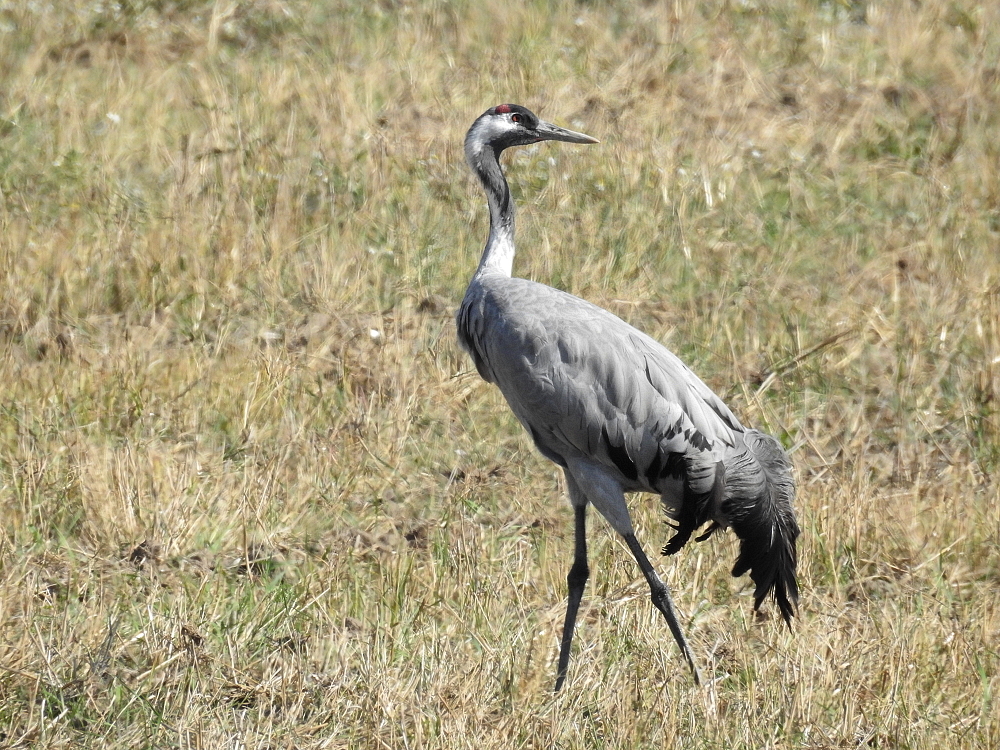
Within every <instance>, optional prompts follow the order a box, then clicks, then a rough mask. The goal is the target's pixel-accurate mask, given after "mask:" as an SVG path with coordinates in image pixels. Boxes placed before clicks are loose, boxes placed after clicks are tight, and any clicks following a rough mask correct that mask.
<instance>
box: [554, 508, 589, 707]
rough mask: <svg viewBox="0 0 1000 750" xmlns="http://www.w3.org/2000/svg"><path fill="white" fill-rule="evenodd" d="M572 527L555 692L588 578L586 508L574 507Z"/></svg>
mask: <svg viewBox="0 0 1000 750" xmlns="http://www.w3.org/2000/svg"><path fill="white" fill-rule="evenodd" d="M573 513H574V525H573V532H574V533H573V540H574V546H573V567H572V568H570V569H569V575H568V576H566V583H567V584H569V601H568V602H567V603H566V621H565V622H564V623H563V633H562V645H560V647H559V668H558V670H557V671H556V691H557V692H558V690H559V688H561V687H562V686H563V682H565V680H566V670H567V668H568V667H569V652H570V649H571V647H572V646H573V631H574V630H575V629H576V613H577V611H578V610H579V609H580V600H581V599H583V587H584V586H586V584H587V578H588V577H589V576H590V567H589V566H588V565H587V506H586V505H585V504H584V505H574V506H573Z"/></svg>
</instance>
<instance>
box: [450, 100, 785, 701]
mask: <svg viewBox="0 0 1000 750" xmlns="http://www.w3.org/2000/svg"><path fill="white" fill-rule="evenodd" d="M512 108H514V109H512ZM512 111H516V112H522V111H523V112H524V113H525V117H531V118H533V117H534V115H532V114H531V113H530V112H527V110H523V109H522V108H515V105H501V107H497V108H496V109H495V110H488V111H487V112H486V113H484V115H483V116H482V117H480V118H479V120H477V121H476V123H475V124H474V125H473V127H472V129H470V131H469V135H468V136H467V139H466V156H467V159H468V161H469V164H470V166H472V168H473V170H474V171H475V172H476V173H477V175H478V176H479V177H480V180H481V181H482V183H483V186H484V188H485V190H486V192H487V196H488V198H489V203H490V216H491V229H490V238H489V240H488V241H487V246H486V249H485V251H484V253H483V258H482V260H481V262H480V265H479V268H478V270H477V272H476V274H475V276H474V277H473V279H472V282H471V283H470V284H469V287H468V289H467V290H466V293H465V298H464V299H463V301H462V305H461V307H460V309H459V311H458V313H457V318H456V322H457V327H458V336H459V341H460V342H461V344H462V346H463V348H465V350H466V351H468V352H469V354H470V355H471V356H472V359H473V361H474V362H475V365H476V369H477V370H478V372H479V374H480V375H481V376H482V377H483V379H484V380H487V381H488V382H491V383H494V384H495V385H496V386H497V387H498V388H499V389H500V391H501V393H503V395H504V397H505V398H506V400H507V403H508V404H509V405H510V408H511V410H512V411H513V412H514V414H515V416H516V417H517V419H518V421H520V422H521V424H522V425H523V426H524V428H525V429H526V430H527V431H528V433H529V434H530V435H531V437H532V439H533V440H534V442H535V445H536V446H537V447H538V450H539V451H540V452H541V453H542V454H543V455H544V456H545V457H547V458H549V459H550V460H552V461H554V462H555V463H557V464H558V465H559V466H561V467H563V469H564V470H565V473H566V477H567V484H568V487H569V491H570V501H571V503H572V504H573V506H574V508H576V509H577V511H578V516H577V519H578V521H577V554H576V563H575V565H574V570H576V571H577V574H576V580H575V581H574V573H573V571H571V574H570V589H571V596H570V607H569V610H570V611H568V613H567V625H566V630H568V634H567V633H565V632H564V641H563V652H562V653H561V654H560V674H559V680H558V681H557V687H558V686H559V685H561V683H562V680H563V678H564V677H565V670H566V662H567V660H568V650H569V642H570V640H571V639H572V630H573V626H574V623H575V616H576V610H575V606H574V601H573V600H574V593H576V599H577V602H576V603H577V604H578V601H579V592H580V591H582V586H583V581H585V580H586V576H587V573H588V570H587V567H586V543H585V540H584V539H583V538H582V534H583V528H584V527H583V509H584V508H585V507H586V505H587V504H588V503H592V504H593V505H594V506H595V507H596V508H597V509H598V510H599V511H600V512H601V513H602V515H604V516H605V517H606V518H607V519H608V521H609V522H610V523H611V525H612V526H613V527H614V528H615V530H616V531H618V532H619V533H620V534H622V535H623V537H625V539H626V541H628V543H629V546H630V548H631V549H632V551H633V554H636V559H637V561H638V562H639V564H640V567H642V568H643V572H644V574H646V577H647V580H649V582H650V586H651V588H652V589H653V597H654V603H655V604H656V605H657V606H658V607H660V609H661V611H663V612H664V615H665V616H666V617H667V620H668V623H669V624H670V626H671V630H672V631H673V632H674V636H675V638H676V639H677V641H678V644H679V645H680V646H681V648H682V650H684V652H685V656H686V657H687V658H688V661H689V662H690V663H691V666H692V669H694V663H693V660H692V658H691V655H690V651H689V650H688V649H687V644H686V642H685V641H684V638H683V635H682V634H680V632H679V626H677V625H676V623H675V622H673V621H672V618H673V617H674V613H673V609H672V607H673V605H672V602H670V601H669V595H668V594H666V589H665V587H663V584H662V582H659V579H658V578H657V577H656V574H655V572H653V571H652V569H651V566H649V563H648V561H645V558H644V555H643V553H642V552H641V549H640V548H638V543H637V542H636V541H635V537H634V531H633V528H632V523H631V519H630V517H629V513H628V508H627V506H626V504H625V500H624V493H625V492H651V493H655V494H658V495H659V496H660V497H661V499H662V502H663V504H664V506H665V509H666V511H667V513H668V514H669V515H670V517H671V518H673V519H674V521H675V522H676V528H677V533H676V535H675V536H674V537H673V538H672V539H671V540H670V541H669V543H668V544H667V545H666V547H665V548H664V552H665V553H668V554H672V553H674V552H676V551H678V550H679V549H680V548H681V547H682V546H683V545H684V544H685V543H686V542H687V540H688V539H689V538H690V536H691V534H692V533H693V532H694V531H695V530H696V529H697V528H699V527H700V526H702V525H703V524H705V523H708V522H711V524H712V526H711V528H710V529H709V531H708V533H706V534H705V535H703V536H702V537H699V539H704V538H707V537H708V536H710V534H711V532H713V531H715V530H716V529H718V528H733V529H734V531H735V532H736V534H737V535H738V536H739V537H740V539H741V548H740V554H739V557H738V559H737V561H736V564H735V566H734V568H733V575H742V574H743V573H745V572H748V571H749V572H750V575H751V578H752V579H753V581H754V583H755V584H756V591H755V606H756V607H759V606H760V604H761V603H762V601H763V600H764V598H765V597H766V596H767V594H768V593H772V594H773V596H774V598H775V601H776V603H777V605H778V607H779V609H780V611H781V614H782V616H783V617H784V619H785V620H786V622H788V621H789V619H790V617H791V616H792V614H793V611H794V605H795V602H796V600H797V594H798V590H797V585H796V581H795V566H796V560H795V539H796V536H797V535H798V526H797V524H796V522H795V516H794V512H793V510H792V499H793V497H794V483H793V479H792V473H791V463H790V461H789V459H788V456H787V454H786V453H785V451H784V450H783V449H782V448H781V446H780V444H779V443H778V442H777V441H776V440H775V439H774V438H772V437H770V436H769V435H766V434H764V433H761V432H759V431H757V430H753V429H747V428H745V427H744V426H743V425H742V424H741V423H740V421H739V420H738V419H737V418H736V416H735V415H734V414H733V413H732V411H730V409H729V407H727V406H726V404H725V403H723V402H722V400H721V399H719V397H718V396H716V395H715V394H714V393H713V392H712V390H711V389H710V388H709V387H708V386H707V385H705V384H704V383H703V382H702V381H701V380H700V379H699V378H698V377H697V376H696V375H695V374H694V373H693V372H692V371H691V370H690V369H689V368H688V367H687V366H686V365H685V364H684V363H683V362H681V361H680V359H678V358H677V357H676V356H675V355H674V354H673V353H671V352H670V351H669V350H667V349H666V348H665V347H664V346H662V345H661V344H660V343H658V342H657V341H655V340H654V339H652V338H651V337H649V336H647V335H646V334H644V333H642V332H641V331H639V330H637V329H636V328H634V327H632V326H630V325H629V324H627V323H625V322H624V321H623V320H621V319H620V318H618V317H616V316H615V315H613V314H611V313H610V312H608V311H606V310H604V309H602V308H600V307H597V306H596V305H593V304H591V303H589V302H586V301H584V300H582V299H579V298H578V297H574V296H573V295H570V294H568V293H566V292H562V291H559V290H557V289H553V288H551V287H548V286H545V285H543V284H538V283H536V282H533V281H529V280H526V279H519V278H513V277H511V275H510V273H511V263H512V260H513V253H514V242H513V233H514V219H513V206H512V205H511V201H510V195H509V191H508V189H507V183H506V180H505V179H504V177H503V174H502V172H501V170H500V167H499V161H498V156H499V152H500V151H502V150H503V148H506V147H507V146H510V145H519V144H520V143H524V142H532V141H531V140H517V139H516V137H515V136H516V131H514V136H512V135H511V134H509V133H507V132H506V131H504V130H503V129H502V127H503V126H505V125H506V123H505V122H504V119H503V117H501V116H502V115H507V116H508V118H509V116H510V112H512ZM520 122H521V121H519V120H514V123H520ZM527 124H528V125H531V124H532V123H531V122H528V123H527ZM535 125H536V126H537V127H538V128H539V129H541V127H542V126H545V127H547V128H553V127H554V126H550V125H548V124H547V123H541V124H540V125H539V124H538V122H537V118H536V120H535ZM555 130H556V132H557V134H556V135H549V136H547V137H548V138H550V139H557V140H574V142H593V139H589V137H587V136H582V134H576V133H572V132H571V131H562V130H561V129H558V128H556V129H555ZM531 132H535V131H534V130H531ZM566 133H568V134H569V135H568V136H565V135H564V134H566ZM585 138H587V139H588V140H582V139H585ZM504 139H508V140H506V141H505V140H504ZM511 139H513V142H508V141H510V140H511ZM541 139H542V138H539V139H538V140H541ZM581 579H582V580H581ZM657 586H659V587H663V600H662V601H661V603H657V596H658V592H657ZM574 589H575V590H576V592H574ZM661 604H662V606H661ZM668 610H669V611H668ZM695 674H696V677H697V671H696V670H695Z"/></svg>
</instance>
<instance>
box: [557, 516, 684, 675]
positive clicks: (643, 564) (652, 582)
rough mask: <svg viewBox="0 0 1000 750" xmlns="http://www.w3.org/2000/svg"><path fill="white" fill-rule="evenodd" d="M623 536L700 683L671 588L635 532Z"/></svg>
mask: <svg viewBox="0 0 1000 750" xmlns="http://www.w3.org/2000/svg"><path fill="white" fill-rule="evenodd" d="M623 536H624V539H625V543H626V544H627V545H628V548H629V549H630V550H632V556H633V557H635V561H636V562H637V563H639V569H640V570H641V571H642V574H643V575H644V576H645V577H646V583H648V584H649V592H650V595H651V596H652V598H653V605H654V606H655V607H656V608H657V609H658V610H660V612H662V613H663V616H664V617H665V618H666V620H667V625H668V626H669V627H670V632H671V633H673V634H674V640H675V641H677V645H678V646H679V647H680V649H681V653H682V654H684V658H685V659H687V663H688V665H689V666H690V667H691V673H692V674H693V675H694V682H695V684H696V685H700V684H701V675H700V674H698V667H696V666H695V665H694V655H693V654H692V653H691V647H690V646H688V642H687V639H686V638H685V637H684V633H683V631H681V624H680V623H679V622H678V621H677V610H676V609H674V602H673V599H671V598H670V590H669V589H668V588H667V585H666V584H665V583H664V582H663V581H662V580H660V577H659V576H658V575H656V571H655V570H653V566H652V565H651V564H650V562H649V558H648V557H646V553H645V552H643V551H642V547H640V546H639V541H638V540H637V539H636V538H635V534H624V535H623ZM557 689H558V686H557Z"/></svg>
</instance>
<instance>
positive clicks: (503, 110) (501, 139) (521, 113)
mask: <svg viewBox="0 0 1000 750" xmlns="http://www.w3.org/2000/svg"><path fill="white" fill-rule="evenodd" d="M540 141H566V142H567V143H599V141H598V140H597V139H596V138H591V137H590V136H589V135H584V134H583V133H577V132H574V131H572V130H566V128H560V127H559V126H558V125H553V124H552V123H550V122H545V121H544V120H539V119H538V117H537V116H536V115H535V114H534V113H533V112H532V111H531V110H529V109H527V108H525V107H522V106H521V105H519V104H500V105H498V106H496V107H491V108H490V109H488V110H486V111H485V112H483V114H481V115H480V116H479V117H478V118H477V119H476V121H475V122H474V123H472V127H471V128H469V133H468V135H466V136H465V153H466V156H467V157H468V158H469V161H470V162H472V161H473V157H477V156H478V155H479V154H480V153H481V152H482V150H483V149H484V148H490V149H492V150H493V153H494V154H495V155H496V156H497V157H499V156H500V152H501V151H503V150H504V149H505V148H510V147H511V146H527V145H528V144H530V143H538V142H540Z"/></svg>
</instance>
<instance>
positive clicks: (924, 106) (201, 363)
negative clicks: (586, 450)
mask: <svg viewBox="0 0 1000 750" xmlns="http://www.w3.org/2000/svg"><path fill="white" fill-rule="evenodd" d="M998 21H1000V17H998V15H997V12H996V11H995V10H993V9H992V8H991V7H990V6H989V5H988V4H980V5H974V4H972V3H967V2H943V1H939V0H925V1H924V2H922V3H920V4H885V5H884V6H883V5H881V4H869V5H864V4H859V3H848V2H825V3H824V2H820V3H816V2H805V1H800V2H794V1H793V0H779V1H777V2H773V3H753V2H747V3H727V4H716V3H703V2H672V3H639V4H636V3H625V2H614V1H613V0H606V1H602V2H578V3H571V2H541V1H540V0H539V1H537V2H526V3H524V4H520V5H517V6H515V7H513V8H510V9H504V10H501V6H496V7H493V6H489V5H487V4H481V3H471V2H465V1H464V0H455V1H454V2H445V1H444V0H438V1H432V0H429V1H428V2H396V3H392V2H382V3H358V2H353V1H352V0H339V1H336V2H329V3H307V2H297V1H295V0H248V1H247V2H242V3H235V2H234V3H228V4H227V3H206V2H200V1H199V0H186V1H185V2H175V3H164V2H154V1H152V0H150V1H149V2H127V3H125V2H123V3H119V4H114V3H105V4H98V3H88V2H82V0H77V2H67V3H62V4H30V3H11V2H8V3H0V38H2V43H0V363H2V365H0V366H2V370H0V372H2V375H3V380H4V385H3V388H2V390H0V508H2V513H3V518H2V522H0V623H2V626H0V747H11V748H19V747H28V746H32V747H53V748H56V747H73V748H80V747H94V748H98V747H99V748H125V747H129V748H137V747H141V748H147V747H148V748H154V747H181V748H193V747H206V748H207V747H212V748H261V749H263V748H278V747H282V748H286V747H287V748H291V747H295V748H320V747H363V748H369V747H370V748H384V747H447V748H464V747H476V748H511V747H539V748H541V747H545V748H550V747H559V748H578V747H579V748H582V747H588V748H589V747H635V748H641V747H651V746H668V747H679V748H680V747H684V748H688V747H691V748H702V747H704V748H712V747H720V748H721V747H725V748H734V747H739V748H743V747H746V748H810V749H814V750H828V749H829V750H832V749H834V748H837V749H840V748H857V747H877V748H934V747H948V748H992V747H995V746H996V745H997V744H998V742H1000V712H998V711H997V709H996V707H995V705H994V703H995V694H996V692H997V690H998V688H1000V682H998V677H997V671H998V667H1000V653H998V638H1000V607H998V600H997V586H998V581H1000V547H998V539H1000V510H998V509H1000V491H998V486H1000V485H998V483H997V479H996V477H997V472H998V468H1000V413H998V411H997V403H998V402H997V395H998V392H1000V255H998V254H997V250H996V248H997V246H998V240H1000V236H998V235H1000V178H998V176H997V170H996V169H995V165H996V163H997V159H998V156H1000V150H998V147H997V139H996V132H997V126H998V124H1000V114H998V113H1000V73H998V70H997V68H996V63H995V61H996V60H997V59H998V56H1000V54H998V53H1000V35H998V34H997V31H996V29H997V28H1000V26H998ZM504 101H515V102H519V103H523V104H525V105H527V106H529V107H531V108H532V109H534V110H536V111H538V112H539V113H540V114H541V115H542V116H543V117H545V118H546V119H551V120H553V121H556V122H559V123H561V124H565V125H567V126H569V127H572V128H574V129H579V130H583V131H585V132H588V133H591V134H593V135H595V136H597V137H599V138H600V139H601V140H602V144H601V145H600V146H594V147H589V148H575V147H571V146H565V145H562V146H561V145H559V144H555V145H553V144H546V145H543V146H540V147H537V148H529V149H522V150H520V152H519V153H518V154H516V155H513V156H512V157H510V158H508V171H509V174H510V176H511V178H512V182H513V184H514V191H515V195H516V196H517V198H518V202H519V204H520V206H521V213H520V225H519V242H520V247H521V249H522V250H521V253H520V255H519V256H518V258H517V261H516V263H515V270H516V272H517V273H518V274H519V275H523V276H528V277H531V278H535V279H538V280H540V281H545V282H546V283H550V284H553V285H556V286H559V287H561V288H565V289H568V290H569V291H571V292H573V293H576V294H579V295H582V296H584V297H586V298H588V299H591V300H593V301H595V302H597V303H599V304H601V305H603V306H605V307H607V308H609V309H611V310H613V311H614V312H616V313H617V314H619V315H621V316H623V317H625V318H626V319H628V320H629V321H631V322H633V323H634V324H636V325H637V326H639V327H641V328H643V329H644V330H646V331H648V332H650V333H651V334H652V335H654V336H656V337H657V338H658V339H660V340H661V341H663V342H664V343H666V344H667V345H668V346H670V347H671V348H672V349H674V350H675V351H676V352H677V353H678V354H680V355H682V356H683V357H684V358H685V360H686V361H687V362H688V363H689V364H690V365H691V366H692V367H693V368H694V369H695V370H696V371H697V372H699V373H700V374H701V375H702V376H703V377H704V378H705V379H706V381H707V382H708V383H709V384H710V385H712V386H713V387H714V388H715V389H716V390H717V391H718V392H719V393H720V394H722V395H724V396H725V397H726V399H727V400H728V401H729V402H730V403H731V404H732V405H733V407H734V409H735V410H736V411H737V413H738V414H740V415H741V416H742V417H744V418H745V421H747V422H748V423H752V424H756V425H760V426H762V427H764V428H766V429H768V430H769V431H771V432H773V433H774V434H776V435H779V436H780V437H781V439H782V440H783V441H784V442H785V443H786V445H787V446H788V447H790V448H792V449H793V454H794V460H795V464H796V471H797V477H798V486H799V493H798V499H797V508H798V513H799V519H800V522H801V525H802V528H803V536H802V537H801V542H800V557H801V584H802V611H801V618H800V619H799V620H798V621H797V623H796V627H795V630H794V632H792V633H789V632H786V631H785V630H784V629H783V628H782V627H780V626H779V621H778V620H777V618H776V617H775V616H774V613H773V612H768V613H766V616H764V617H762V618H760V619H757V618H754V617H753V616H752V613H751V598H750V591H749V589H748V586H747V582H746V581H745V580H733V579H732V578H730V577H729V575H728V570H729V568H730V566H731V564H732V560H733V559H735V545H734V542H733V539H732V536H731V535H727V536H724V537H722V538H719V539H713V540H712V541H711V542H709V543H706V544H703V545H692V546H691V547H689V548H688V549H686V550H685V551H684V552H683V553H682V554H681V555H679V556H678V557H677V559H671V560H669V561H661V562H660V564H659V568H660V570H661V572H662V574H663V575H664V576H665V577H666V579H667V580H668V582H669V583H670V585H671V586H672V588H673V590H674V592H675V598H676V600H677V602H678V606H679V607H680V609H681V611H682V612H684V613H686V615H687V616H688V621H687V623H686V630H687V633H688V635H689V637H690V638H691V640H692V643H693V646H694V648H695V653H696V654H697V656H698V658H699V659H700V660H701V662H702V668H703V671H704V673H705V674H706V675H708V676H710V677H711V682H710V684H709V685H708V686H707V687H705V688H703V689H696V688H695V687H693V686H692V684H691V680H690V676H689V675H688V674H687V672H686V669H685V667H684V664H683V661H682V659H680V657H679V655H678V654H677V652H676V648H675V647H674V646H673V645H672V643H671V639H670V637H669V634H668V632H667V631H666V628H665V627H663V623H662V622H660V621H659V620H658V616H657V615H656V613H655V612H654V611H653V609H652V608H651V606H650V605H649V603H648V599H647V593H646V591H645V584H644V583H643V582H642V579H641V576H639V575H638V572H637V571H636V570H635V568H634V565H633V564H632V563H631V562H630V558H629V556H628V554H627V550H625V548H624V547H623V545H621V544H620V543H619V542H618V541H617V540H616V539H614V538H613V535H612V534H611V533H610V531H609V529H608V528H607V526H606V524H604V523H603V521H600V520H598V519H595V520H594V521H593V522H592V527H593V530H592V533H591V540H592V552H591V560H592V568H593V571H594V574H593V576H592V580H591V583H590V585H589V587H588V590H587V594H586V599H585V602H584V608H583V610H582V612H581V620H582V621H581V626H580V629H579V631H578V636H577V649H576V652H575V653H574V657H573V662H572V664H571V667H570V676H569V680H568V682H567V686H566V688H565V689H564V690H563V692H562V693H561V694H560V695H558V696H555V695H553V694H552V693H551V686H552V683H553V679H554V667H555V665H554V660H555V657H556V652H557V637H558V630H559V627H560V626H561V619H562V615H563V606H564V599H565V575H566V572H567V570H568V565H569V561H570V557H571V547H572V529H571V514H570V511H569V509H568V505H567V503H566V502H565V500H564V499H563V487H562V486H561V479H560V477H559V475H558V472H557V471H556V470H555V468H554V467H553V466H552V465H551V464H548V463H547V462H545V461H544V459H542V458H540V457H539V456H538V455H536V453H535V452H534V451H533V450H532V449H531V447H530V444H529V442H528V440H526V438H525V437H524V435H522V433H521V430H520V428H519V427H518V425H517V424H516V423H515V422H514V420H513V418H512V417H511V416H510V414H509V412H508V410H507V408H506V406H505V405H504V403H503V402H502V399H501V397H500V396H499V394H498V393H497V392H496V391H495V390H494V389H492V388H490V387H488V386H487V385H485V384H484V383H482V382H481V381H479V380H478V378H477V376H476V375H475V371H474V368H472V366H471V363H470V362H469V360H468V359H467V357H466V356H465V355H464V354H463V353H461V352H460V351H459V349H458V347H457V345H456V341H455V336H454V324H453V321H452V318H451V316H452V311H453V310H454V309H455V307H456V306H457V304H458V301H459V300H460V298H461V295H462V293H463V291H464V286H465V284H466V283H467V280H468V277H469V276H470V274H471V271H472V269H473V268H474V266H475V263H476V259H477V253H478V251H479V249H480V248H481V246H482V242H483V239H484V237H485V235H486V230H487V226H488V219H487V216H486V211H485V204H484V200H483V198H482V196H481V194H480V192H479V189H478V186H477V185H476V184H475V183H474V181H473V179H472V177H471V176H470V175H469V174H468V173H467V169H466V168H465V166H464V164H463V163H462V153H461V143H462V138H463V136H464V133H465V130H466V128H467V127H468V125H469V123H471V121H472V119H473V118H474V117H475V116H477V115H478V114H479V113H481V112H482V111H483V110H484V109H485V108H486V107H487V106H491V105H494V104H497V103H500V102H504ZM633 511H634V515H635V519H636V523H637V526H638V528H639V536H640V538H641V539H642V540H643V541H644V542H645V545H646V547H647V549H649V550H651V551H652V550H655V549H656V548H658V547H659V546H660V545H661V544H662V543H663V542H664V541H665V539H666V537H667V530H665V529H664V528H663V527H662V520H663V519H662V516H661V514H660V512H659V510H658V509H657V507H656V504H655V503H654V502H652V501H651V500H650V499H649V498H646V499H641V498H636V501H635V502H634V504H633Z"/></svg>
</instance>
